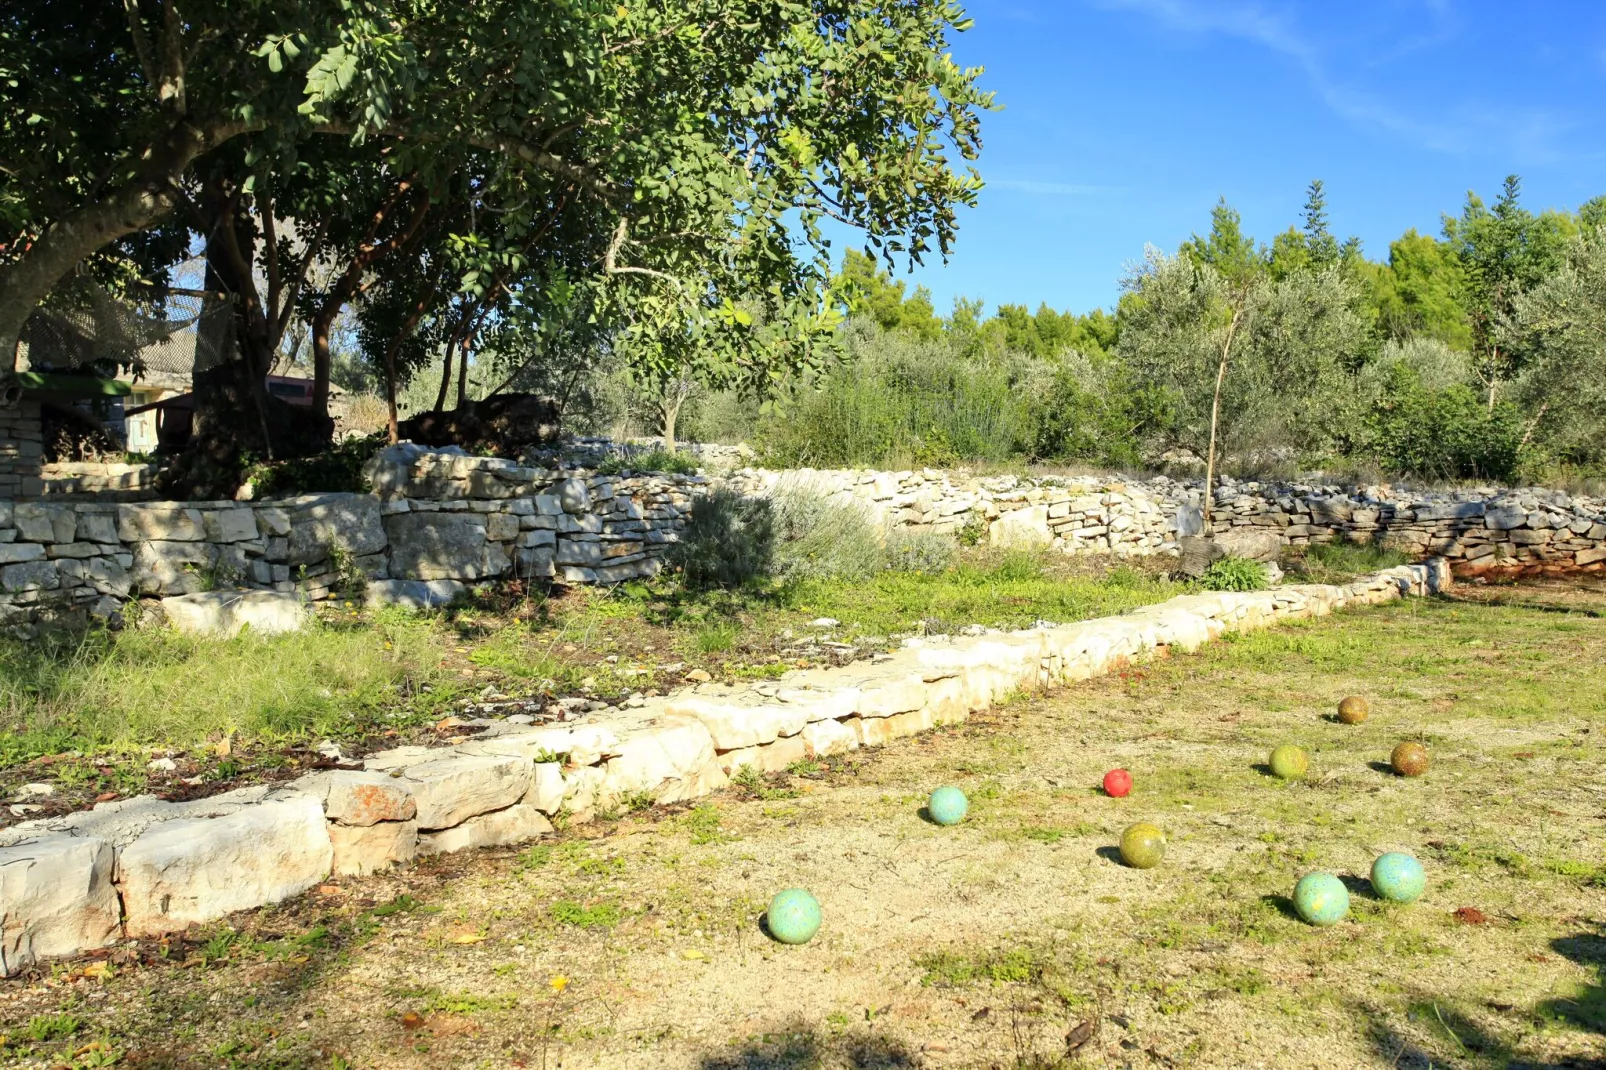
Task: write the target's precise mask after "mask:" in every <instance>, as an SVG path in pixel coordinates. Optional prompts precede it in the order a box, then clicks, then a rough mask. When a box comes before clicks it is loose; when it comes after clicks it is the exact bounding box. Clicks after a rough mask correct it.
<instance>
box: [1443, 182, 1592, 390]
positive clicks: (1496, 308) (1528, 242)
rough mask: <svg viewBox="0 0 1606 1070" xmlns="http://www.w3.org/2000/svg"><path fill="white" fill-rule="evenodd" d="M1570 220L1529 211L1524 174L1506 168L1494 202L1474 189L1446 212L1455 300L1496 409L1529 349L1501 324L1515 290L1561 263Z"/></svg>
mask: <svg viewBox="0 0 1606 1070" xmlns="http://www.w3.org/2000/svg"><path fill="white" fill-rule="evenodd" d="M1575 232H1576V224H1575V223H1574V222H1573V221H1572V220H1571V219H1570V218H1569V217H1567V216H1565V215H1563V214H1561V213H1559V212H1543V213H1541V214H1539V215H1535V214H1534V213H1533V212H1530V211H1529V210H1528V209H1527V208H1524V207H1523V205H1522V182H1521V180H1520V179H1519V178H1518V177H1517V176H1516V175H1508V176H1507V177H1506V180H1505V184H1504V185H1503V186H1502V188H1501V191H1500V196H1499V197H1498V198H1497V199H1496V200H1495V203H1494V206H1493V207H1492V208H1491V207H1488V206H1486V205H1485V204H1484V202H1483V200H1482V199H1481V198H1479V197H1478V195H1477V194H1475V193H1470V192H1469V193H1468V194H1467V203H1466V205H1465V207H1463V208H1462V210H1461V215H1460V216H1459V217H1454V216H1445V217H1444V238H1445V241H1446V242H1448V243H1449V245H1450V247H1451V248H1452V249H1453V250H1454V252H1455V255H1456V257H1457V259H1458V261H1459V262H1460V266H1461V273H1462V283H1461V303H1462V306H1463V307H1464V308H1465V309H1466V312H1467V318H1468V320H1469V322H1470V325H1471V341H1472V354H1473V363H1474V367H1475V369H1476V371H1477V374H1478V378H1479V379H1480V381H1481V382H1482V383H1483V386H1484V388H1485V390H1486V403H1487V405H1488V408H1489V410H1490V411H1491V412H1492V411H1493V410H1494V406H1495V402H1496V401H1497V400H1498V399H1499V395H1500V389H1501V387H1502V386H1504V385H1505V384H1506V383H1508V382H1509V381H1511V380H1512V379H1514V378H1516V377H1517V376H1518V375H1519V374H1520V373H1521V372H1522V369H1523V366H1524V364H1525V362H1526V357H1527V354H1526V353H1525V352H1524V351H1523V350H1522V349H1521V348H1520V346H1513V345H1512V344H1511V343H1510V342H1509V341H1508V338H1507V337H1506V336H1504V335H1503V333H1502V331H1501V328H1500V325H1501V323H1502V322H1503V321H1505V320H1507V319H1509V318H1510V317H1511V315H1512V313H1513V311H1514V309H1515V306H1516V301H1517V298H1518V296H1519V295H1520V294H1522V293H1523V291H1525V290H1529V289H1531V288H1533V287H1535V286H1538V285H1539V284H1540V283H1541V282H1543V281H1544V280H1545V278H1546V277H1548V276H1549V275H1550V274H1551V272H1553V271H1555V270H1556V268H1557V266H1558V265H1559V264H1560V263H1561V259H1562V255H1563V252H1564V250H1565V248H1566V244H1567V241H1568V239H1569V238H1570V237H1571V236H1572V235H1573V234H1574V233H1575Z"/></svg>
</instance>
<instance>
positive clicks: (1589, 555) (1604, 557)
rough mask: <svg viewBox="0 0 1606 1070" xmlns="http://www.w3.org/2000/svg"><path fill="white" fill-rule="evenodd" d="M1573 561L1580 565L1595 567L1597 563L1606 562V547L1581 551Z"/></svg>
mask: <svg viewBox="0 0 1606 1070" xmlns="http://www.w3.org/2000/svg"><path fill="white" fill-rule="evenodd" d="M1573 560H1574V561H1575V562H1576V563H1577V564H1579V565H1593V564H1595V563H1596V562H1597V561H1606V546H1597V547H1594V548H1593V549H1589V550H1579V551H1578V553H1577V555H1576V556H1575V557H1574V558H1573Z"/></svg>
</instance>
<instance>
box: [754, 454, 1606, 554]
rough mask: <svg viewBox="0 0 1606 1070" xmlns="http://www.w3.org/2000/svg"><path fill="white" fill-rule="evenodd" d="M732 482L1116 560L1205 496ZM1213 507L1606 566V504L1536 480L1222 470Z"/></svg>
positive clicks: (903, 483)
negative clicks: (1385, 481)
mask: <svg viewBox="0 0 1606 1070" xmlns="http://www.w3.org/2000/svg"><path fill="white" fill-rule="evenodd" d="M729 482H730V484H731V485H732V486H734V487H737V488H738V489H740V490H742V491H743V492H745V493H750V494H768V493H773V492H774V490H775V488H776V487H778V486H782V485H784V484H788V483H791V484H809V485H813V486H815V487H817V488H819V489H821V490H823V491H825V492H827V493H830V494H834V495H839V496H841V497H842V498H843V499H846V500H856V501H860V502H863V503H864V504H866V505H867V506H868V507H869V508H871V509H872V510H874V511H875V512H876V513H877V514H878V515H879V516H880V517H881V518H882V519H883V520H885V521H886V522H887V523H889V524H892V525H894V526H898V527H902V528H907V529H910V530H915V531H930V532H937V533H947V534H959V533H961V532H964V531H966V530H967V529H968V530H970V531H971V532H974V533H975V534H976V535H978V536H980V537H984V538H986V539H987V540H988V541H991V542H993V543H995V544H1001V545H1002V544H1024V545H1033V544H1035V545H1041V546H1048V547H1052V548H1054V549H1058V550H1062V551H1064V552H1066V553H1080V552H1092V553H1108V554H1113V555H1115V556H1118V557H1142V556H1149V555H1153V554H1174V553H1176V551H1177V541H1176V540H1177V535H1178V529H1179V525H1180V526H1182V527H1183V528H1186V527H1187V526H1188V524H1189V522H1190V521H1189V516H1190V514H1191V515H1192V516H1193V518H1194V522H1196V521H1197V514H1198V512H1199V509H1200V505H1201V503H1202V501H1203V491H1202V483H1201V481H1197V480H1195V481H1187V482H1183V481H1178V480H1173V479H1168V478H1164V477H1160V478H1156V479H1151V480H1144V481H1123V480H1112V479H1110V478H1108V477H1102V478H1101V477H1067V478H1056V477H1048V478H1041V479H1021V478H1018V477H1016V476H996V477H990V478H970V477H965V476H963V475H962V474H955V473H948V472H940V471H936V470H933V469H924V470H921V471H907V472H849V471H808V470H805V471H799V472H767V471H760V470H754V469H744V470H741V471H738V472H736V473H734V474H732V475H731V476H730V477H729ZM1213 514H1214V515H1213V523H1214V526H1215V529H1216V533H1217V535H1218V537H1219V538H1221V539H1222V540H1223V541H1225V542H1227V543H1229V544H1232V543H1234V542H1237V543H1239V544H1241V545H1244V546H1246V547H1250V546H1253V545H1255V544H1256V542H1258V541H1259V540H1257V539H1252V538H1247V537H1246V536H1247V535H1250V534H1264V535H1266V536H1271V537H1274V538H1275V541H1276V542H1277V543H1279V544H1282V545H1294V546H1304V545H1310V544H1312V543H1325V542H1336V541H1349V542H1357V543H1371V542H1377V543H1380V544H1382V545H1384V546H1388V547H1391V548H1395V549H1399V550H1401V551H1403V552H1405V553H1408V554H1411V555H1414V556H1418V557H1423V556H1427V555H1429V554H1432V555H1435V556H1441V557H1446V558H1448V559H1450V561H1451V563H1452V565H1453V566H1454V568H1455V570H1456V572H1457V574H1460V575H1480V574H1483V573H1487V572H1501V571H1505V572H1512V573H1520V572H1546V571H1550V572H1567V571H1573V570H1577V569H1588V570H1592V571H1594V570H1603V569H1606V500H1599V499H1583V498H1580V499H1574V498H1571V497H1569V496H1568V495H1567V494H1565V493H1562V492H1561V491H1551V490H1544V489H1540V488H1527V489H1521V490H1497V489H1494V488H1489V489H1486V490H1476V491H1459V492H1455V493H1421V492H1411V491H1403V490H1395V489H1393V488H1390V487H1385V486H1374V487H1364V488H1359V489H1348V488H1343V487H1338V486H1319V485H1313V484H1294V483H1258V482H1238V481H1235V480H1232V479H1224V480H1222V481H1221V484H1220V485H1219V486H1218V487H1217V488H1216V492H1215V506H1214V510H1213Z"/></svg>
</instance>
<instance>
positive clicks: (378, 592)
mask: <svg viewBox="0 0 1606 1070" xmlns="http://www.w3.org/2000/svg"><path fill="white" fill-rule="evenodd" d="M466 593H468V585H467V584H465V583H459V582H458V581H456V580H373V581H372V582H370V583H369V584H368V591H367V598H368V604H369V605H371V606H401V607H403V608H404V609H439V608H440V607H441V606H448V605H451V604H452V603H453V602H455V601H457V600H458V599H459V598H461V597H463V595H464V594H466Z"/></svg>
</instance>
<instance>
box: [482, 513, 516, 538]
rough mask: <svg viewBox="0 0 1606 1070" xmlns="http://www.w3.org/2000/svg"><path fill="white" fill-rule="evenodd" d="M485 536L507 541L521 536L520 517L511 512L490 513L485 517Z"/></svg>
mask: <svg viewBox="0 0 1606 1070" xmlns="http://www.w3.org/2000/svg"><path fill="white" fill-rule="evenodd" d="M485 537H486V538H487V539H491V540H493V541H495V542H507V541H508V540H510V539H516V538H518V537H519V518H518V517H516V516H513V515H511V514H509V513H489V514H487V515H486V517H485Z"/></svg>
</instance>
